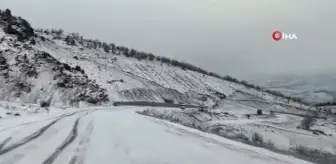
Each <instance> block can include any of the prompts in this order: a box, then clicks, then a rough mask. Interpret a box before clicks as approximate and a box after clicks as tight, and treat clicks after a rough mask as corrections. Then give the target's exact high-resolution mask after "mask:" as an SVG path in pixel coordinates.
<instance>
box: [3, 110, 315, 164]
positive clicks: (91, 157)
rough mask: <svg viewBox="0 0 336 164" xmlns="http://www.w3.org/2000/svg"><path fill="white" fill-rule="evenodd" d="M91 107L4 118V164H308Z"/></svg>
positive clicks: (125, 113) (123, 112)
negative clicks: (37, 115)
mask: <svg viewBox="0 0 336 164" xmlns="http://www.w3.org/2000/svg"><path fill="white" fill-rule="evenodd" d="M135 111H136V110H135V108H134V107H133V108H127V107H114V108H87V109H81V110H77V111H66V112H58V113H55V114H48V115H47V114H40V115H39V117H36V115H34V116H23V117H18V118H15V117H14V118H13V117H12V118H7V119H6V120H2V124H1V126H0V139H1V141H0V163H1V164H27V163H30V164H40V163H41V164H52V163H53V164H94V163H99V164H104V163H123V164H127V163H143V164H151V163H153V164H154V163H155V164H158V163H162V164H168V163H171V164H188V163H190V164H198V163H199V164H204V163H211V164H222V163H223V162H225V163H235V164H246V163H247V162H248V163H250V164H270V163H272V164H308V163H309V162H306V161H303V160H299V159H296V158H294V157H290V156H285V155H280V154H276V153H273V152H270V151H268V150H265V149H261V148H256V147H252V146H248V145H245V144H241V143H238V142H234V141H231V140H227V139H225V138H221V137H218V136H215V135H212V134H208V133H203V132H200V131H197V130H195V129H191V128H188V127H184V126H181V125H178V124H173V123H170V122H166V121H163V120H158V119H154V118H150V117H146V116H143V115H139V114H137V113H135Z"/></svg>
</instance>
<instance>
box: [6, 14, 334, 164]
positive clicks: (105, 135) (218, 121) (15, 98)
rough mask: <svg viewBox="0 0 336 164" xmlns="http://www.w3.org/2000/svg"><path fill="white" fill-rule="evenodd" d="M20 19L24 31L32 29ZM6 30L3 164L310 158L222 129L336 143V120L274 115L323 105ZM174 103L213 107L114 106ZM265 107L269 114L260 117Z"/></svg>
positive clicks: (324, 145) (327, 145) (284, 144)
mask: <svg viewBox="0 0 336 164" xmlns="http://www.w3.org/2000/svg"><path fill="white" fill-rule="evenodd" d="M13 20H15V21H17V22H16V23H17V25H16V26H15V28H19V29H20V28H25V27H24V26H23V25H21V24H20V23H19V22H22V20H20V19H16V18H15V19H14V18H13ZM26 26H27V25H26ZM0 27H1V28H0V100H1V101H0V164H26V163H32V164H38V163H43V164H51V163H56V164H57V163H59V164H65V163H69V164H92V163H146V164H147V163H153V164H154V163H163V164H168V163H172V164H177V163H181V164H182V163H183V164H185V163H187V164H188V163H192V164H195V163H196V164H198V163H199V164H203V163H244V164H245V163H248V162H249V163H256V164H260V163H265V164H266V163H272V164H273V163H275V164H277V163H279V164H280V163H286V164H301V163H302V164H305V163H309V162H305V161H302V160H299V159H296V158H294V157H291V156H286V155H280V154H277V153H275V152H271V151H269V150H266V149H263V148H257V147H253V146H250V145H248V144H243V143H239V142H236V141H233V140H228V139H225V138H223V137H220V136H219V135H223V136H224V137H227V138H228V137H230V136H231V137H234V136H235V135H236V136H237V135H240V137H242V136H246V137H247V138H251V137H252V135H253V134H254V133H258V134H260V135H262V137H263V138H264V140H265V142H268V141H270V142H272V143H274V146H276V147H277V148H279V149H281V150H286V151H287V150H288V149H289V148H291V147H292V146H293V145H297V144H302V145H304V146H308V147H311V148H317V149H322V150H323V151H327V152H331V153H333V152H332V151H333V150H334V149H333V148H334V147H333V145H336V144H335V139H336V138H335V136H336V132H335V125H334V124H333V123H332V122H330V121H321V120H319V121H318V122H317V124H316V125H315V126H313V127H312V128H315V129H316V130H321V131H323V132H325V133H326V135H323V136H322V135H313V134H312V132H308V131H304V130H301V129H297V128H296V127H297V126H298V124H299V123H300V121H301V120H302V118H300V117H297V116H288V115H279V114H276V116H269V115H268V113H270V112H271V111H277V112H289V113H296V114H305V113H308V112H312V111H314V110H315V108H314V107H310V106H307V105H304V104H301V103H298V102H295V101H290V100H289V99H285V98H283V97H279V96H276V95H272V94H270V93H267V92H265V91H263V90H260V89H259V90H257V89H254V88H249V87H247V86H246V85H242V84H240V83H236V82H232V81H227V80H223V79H219V78H215V77H213V76H208V75H204V74H201V73H198V72H194V71H190V70H187V69H182V68H180V67H176V66H173V65H172V64H166V63H162V62H160V61H157V60H152V61H151V60H150V59H147V60H140V59H139V60H138V59H135V58H130V57H126V56H127V55H123V54H122V53H123V52H121V51H119V50H116V51H118V52H113V53H112V52H111V51H110V52H109V53H106V52H105V51H104V50H103V48H101V47H99V48H93V47H91V48H88V46H85V44H81V43H79V42H80V41H79V40H76V41H74V44H71V45H68V44H67V43H66V42H65V38H66V36H65V35H62V36H58V37H55V33H49V34H46V32H37V31H36V33H35V34H36V35H32V36H31V38H26V40H22V39H21V40H19V38H18V37H17V36H16V35H12V34H7V33H5V32H4V30H3V25H0ZM20 32H22V30H21V31H19V32H18V33H19V34H17V35H20ZM47 33H48V32H47ZM84 40H85V39H81V41H84ZM91 43H92V42H91ZM167 100H170V101H172V102H173V103H176V104H177V103H183V104H191V105H198V106H200V105H202V106H203V105H204V106H207V107H208V108H207V109H206V111H205V112H200V111H198V110H197V109H186V110H184V111H181V110H180V109H173V108H165V109H160V108H154V109H151V110H149V113H147V114H148V115H151V116H154V117H159V118H161V119H162V118H163V119H168V120H170V121H174V122H178V123H180V124H183V125H186V126H182V125H179V124H174V123H170V122H168V121H164V120H159V119H157V118H152V117H147V116H143V115H140V114H137V113H136V111H138V110H140V111H143V110H145V108H136V107H130V108H126V107H118V108H117V107H111V106H112V103H113V102H115V101H151V102H167ZM92 106H99V107H92ZM257 110H261V111H262V112H264V113H265V114H266V115H263V116H257V115H255V114H256V112H257ZM247 115H250V119H247ZM187 126H188V127H187ZM190 127H196V128H198V129H199V130H201V131H199V130H196V129H194V128H190ZM202 131H203V132H202ZM214 131H216V134H217V135H215V134H210V133H213V132H214ZM206 132H207V133H206ZM335 150H336V147H335Z"/></svg>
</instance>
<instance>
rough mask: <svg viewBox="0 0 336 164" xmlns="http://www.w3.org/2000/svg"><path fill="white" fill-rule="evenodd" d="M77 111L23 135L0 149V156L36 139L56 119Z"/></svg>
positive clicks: (53, 122) (4, 142)
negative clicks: (23, 136)
mask: <svg viewBox="0 0 336 164" xmlns="http://www.w3.org/2000/svg"><path fill="white" fill-rule="evenodd" d="M77 113H78V112H74V113H71V114H68V115H65V116H63V117H60V118H58V119H56V120H54V121H52V122H51V123H49V124H47V125H46V126H44V127H42V128H40V129H39V130H37V131H35V132H34V133H33V134H31V135H29V136H27V137H25V138H24V139H22V140H21V141H18V142H16V143H14V144H12V145H10V146H8V147H6V148H4V149H0V156H1V155H4V154H6V153H8V152H10V151H12V150H14V149H17V148H19V147H21V146H23V145H25V144H27V143H29V142H31V141H34V140H35V139H37V138H38V137H40V136H41V135H43V134H44V132H46V131H47V130H48V129H49V128H50V127H51V126H53V125H54V124H56V123H57V122H58V121H60V120H62V119H63V118H65V117H70V116H73V115H75V114H77ZM6 140H8V141H9V140H11V137H10V138H7V139H6ZM6 140H5V141H3V142H2V143H1V144H3V145H1V146H2V147H3V146H4V145H5V144H6V143H7V142H8V141H7V142H6Z"/></svg>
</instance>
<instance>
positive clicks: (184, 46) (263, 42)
mask: <svg viewBox="0 0 336 164" xmlns="http://www.w3.org/2000/svg"><path fill="white" fill-rule="evenodd" d="M0 7H1V8H2V9H4V8H10V9H11V10H12V12H13V14H15V15H21V16H22V17H24V18H26V19H27V20H28V21H29V22H31V23H32V25H33V26H34V27H42V28H63V29H64V30H65V31H66V32H79V33H81V34H83V35H84V36H87V37H90V38H99V39H100V40H103V41H108V42H113V43H116V44H117V45H123V46H128V47H131V48H135V49H138V50H143V51H147V52H152V53H154V54H156V55H160V56H168V57H171V58H176V59H179V60H184V61H187V62H190V63H192V64H195V65H198V66H201V67H204V68H206V69H208V70H211V71H215V72H218V73H221V74H223V75H224V74H230V75H234V76H238V77H247V76H249V75H253V74H263V73H283V72H297V71H310V70H316V69H331V68H336V1H335V0H0ZM274 30H280V31H283V32H287V33H295V34H296V35H297V37H298V40H290V41H280V42H274V41H272V39H271V33H272V32H273V31H274Z"/></svg>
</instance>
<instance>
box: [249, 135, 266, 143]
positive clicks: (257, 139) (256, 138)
mask: <svg viewBox="0 0 336 164" xmlns="http://www.w3.org/2000/svg"><path fill="white" fill-rule="evenodd" d="M252 142H253V143H254V144H256V145H263V144H264V139H263V137H262V136H261V135H260V134H259V133H253V135H252Z"/></svg>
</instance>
